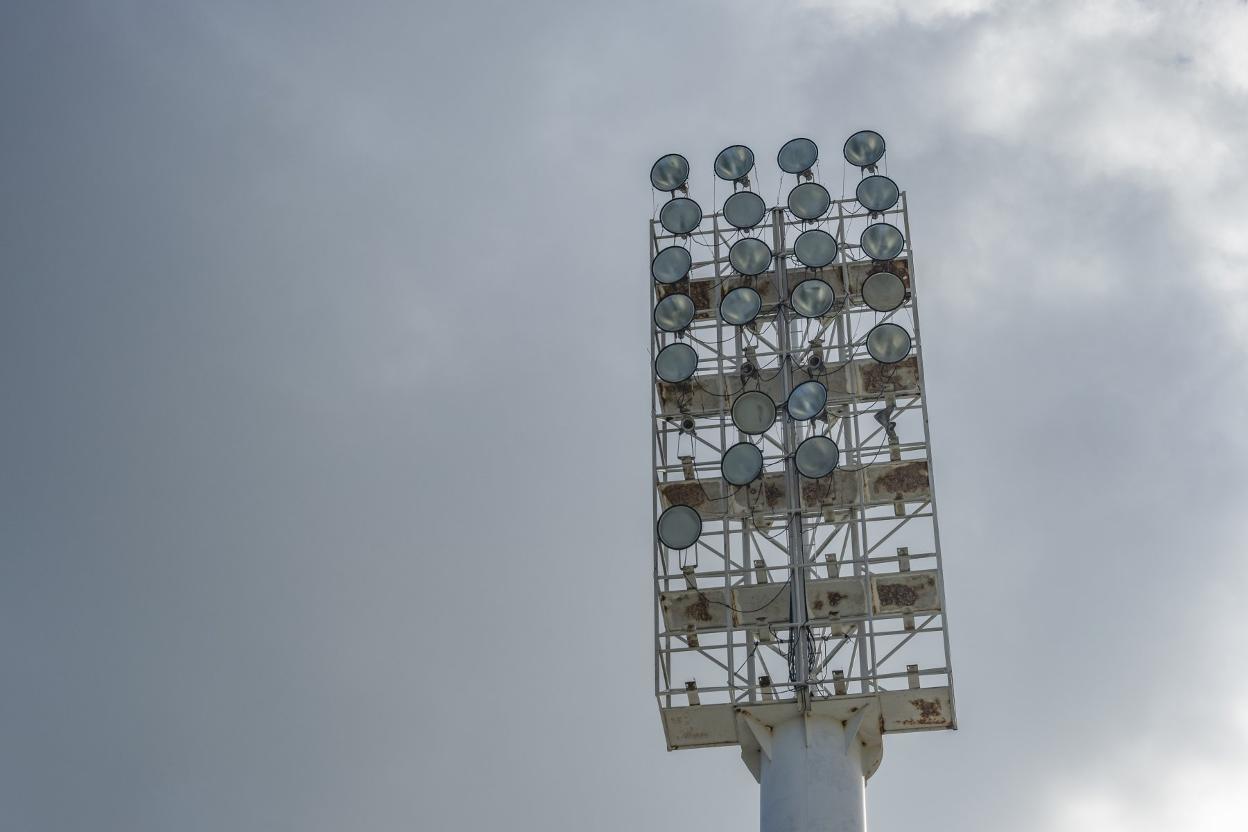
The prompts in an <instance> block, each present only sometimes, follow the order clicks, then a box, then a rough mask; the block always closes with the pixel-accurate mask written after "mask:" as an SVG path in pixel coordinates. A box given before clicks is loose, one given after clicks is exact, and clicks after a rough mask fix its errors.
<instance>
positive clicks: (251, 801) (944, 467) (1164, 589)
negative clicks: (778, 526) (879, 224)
mask: <svg viewBox="0 0 1248 832" xmlns="http://www.w3.org/2000/svg"><path fill="white" fill-rule="evenodd" d="M1245 43H1248V7H1245V5H1244V4H1242V3H1222V2H1208V3H1187V2H1170V3H1161V2H1157V3H1136V2H1125V0H1124V1H1123V2H1098V3H1090V2H1076V1H1075V0H1046V1H1044V2H1041V1H1040V0H1037V2H1021V3H1007V2H993V1H992V0H938V2H928V3H923V2H903V1H902V0H871V2H865V1H863V0H852V2H850V1H849V0H846V1H845V2H831V0H827V2H803V3H797V4H782V3H749V4H747V3H740V2H722V3H710V2H702V3H671V2H668V3H657V2H654V3H613V4H601V3H590V2H543V1H542V0H537V2H527V3H504V2H498V3H490V4H487V3H455V4H438V5H433V4H423V5H422V4H420V3H410V2H408V3H403V2H391V3H385V2H357V3H351V4H343V3H328V2H308V0H303V2H297V3H296V2H288V3H265V4H258V3H235V2H213V3H199V4H190V3H169V2H162V3H156V2H147V3H143V2H122V0H109V2H80V3H76V4H73V3H62V4H51V3H35V2H27V3H9V4H7V5H6V6H5V8H4V11H3V12H0V104H2V105H3V109H2V111H0V196H2V197H3V199H2V201H0V390H3V400H4V407H3V411H2V413H3V416H2V419H0V667H3V681H2V682H0V706H2V707H0V828H2V829H5V830H10V829H11V830H15V832H78V830H87V829H89V830H92V832H113V831H114V830H116V832H165V830H170V829H177V830H179V832H220V830H226V829H228V830H236V831H237V832H252V831H253V830H255V831H256V832H259V831H260V830H264V831H265V832H268V831H269V830H292V831H293V830H298V831H299V832H331V830H332V831H333V832H338V830H344V829H351V830H360V832H388V831H389V830H412V829H464V830H478V829H481V830H484V829H494V828H503V827H505V828H509V829H520V830H549V829H594V830H604V832H625V830H628V831H629V832H632V830H638V829H647V830H649V829H657V830H664V829H682V828H699V829H722V830H749V829H753V828H756V824H757V787H756V786H755V785H754V783H753V780H752V779H751V778H750V776H749V774H748V773H747V771H746V769H745V767H744V766H743V765H742V764H741V763H740V761H739V760H738V759H737V756H736V754H735V752H733V751H732V750H730V749H719V750H707V751H690V752H683V753H676V754H669V753H667V752H666V751H665V750H664V743H663V737H662V732H661V729H660V725H659V720H658V715H657V708H656V706H655V703H654V700H653V697H652V694H651V686H652V664H651V663H652V657H651V642H650V634H651V621H650V613H651V598H650V586H649V573H650V557H651V553H650V539H651V538H650V535H651V531H650V525H649V524H650V495H649V492H648V483H649V476H650V475H649V468H648V466H649V448H648V441H649V432H648V427H647V413H648V411H647V408H648V403H649V402H648V400H649V388H648V385H649V366H648V360H647V354H646V344H647V340H646V337H647V327H648V325H649V321H648V315H649V308H648V305H647V291H648V288H647V287H648V283H647V281H648V279H649V278H648V273H647V260H648V254H647V250H646V248H645V243H644V238H643V232H644V226H645V223H646V221H647V220H648V219H649V217H650V214H651V209H652V203H651V199H652V197H651V193H650V191H649V185H648V181H647V172H648V169H649V166H650V164H651V162H652V161H653V160H654V159H655V158H656V157H657V156H658V155H660V154H662V153H665V152H669V151H679V152H682V153H684V154H685V155H686V156H688V157H689V159H690V161H691V162H692V163H693V166H694V171H695V178H694V191H695V192H694V195H695V196H696V197H699V198H700V199H701V200H702V202H703V204H704V205H709V204H710V193H709V187H710V181H711V176H710V165H711V160H712V158H713V156H714V154H715V152H716V151H718V150H719V149H720V148H721V147H723V146H725V145H728V144H733V143H737V142H741V143H745V144H748V145H751V146H752V147H754V148H755V150H756V152H757V153H758V155H759V158H760V159H764V160H770V159H772V158H774V153H775V149H776V148H778V147H779V145H780V144H781V143H782V142H783V141H784V140H785V139H787V138H790V137H792V136H797V135H804V136H810V137H811V138H814V139H815V140H816V141H818V142H819V143H820V145H821V146H822V148H823V149H824V155H825V158H827V159H833V158H834V157H835V154H836V150H837V148H838V147H839V146H840V143H841V142H842V141H843V140H844V138H845V137H846V136H848V135H849V134H850V133H851V132H853V131H855V130H857V129H861V128H864V127H871V128H874V129H877V130H879V131H880V132H882V133H883V134H884V135H885V136H886V137H887V139H888V141H889V166H890V168H889V170H890V174H891V175H893V177H894V178H896V179H897V180H898V182H899V183H900V184H901V186H902V187H903V188H905V189H906V190H907V191H908V192H909V198H910V206H911V211H912V222H913V245H914V248H915V252H916V262H917V265H918V269H919V273H920V276H921V280H922V292H923V316H924V318H923V331H924V336H925V339H924V347H925V358H926V365H927V371H928V388H929V395H930V405H931V421H932V432H933V442H934V454H935V462H936V470H937V476H938V478H939V481H940V485H941V492H940V502H941V512H942V529H941V530H942V540H943V542H944V547H945V559H946V567H947V577H946V581H947V586H948V594H949V606H950V622H951V629H952V636H953V650H954V666H955V668H956V670H957V682H958V697H959V717H960V722H961V730H960V731H958V732H946V733H941V734H938V735H909V736H900V737H890V738H889V739H888V740H887V742H886V747H885V757H884V763H883V766H882V767H881V769H880V771H879V773H878V774H877V775H876V776H875V777H874V778H873V779H872V780H871V782H870V784H869V788H868V800H869V807H870V817H871V823H872V828H874V829H877V830H898V829H903V828H906V826H907V825H910V824H919V823H922V824H923V826H924V828H925V829H930V830H933V832H955V830H956V831H957V832H989V830H993V831H994V832H995V830H999V829H1011V830H1018V832H1040V830H1063V832H1120V830H1121V831H1122V832H1125V830H1132V832H1160V830H1171V829H1177V828H1182V829H1184V830H1188V832H1214V830H1217V832H1221V831H1222V830H1237V829H1243V828H1248V800H1245V799H1244V796H1243V790H1242V786H1243V783H1244V782H1248V751H1245V750H1244V749H1245V746H1246V745H1248V743H1246V742H1245V741H1246V740H1248V668H1246V667H1245V665H1244V657H1245V655H1246V654H1248V638H1246V637H1245V635H1244V634H1243V629H1242V623H1241V622H1240V620H1239V618H1240V616H1239V615H1238V610H1239V607H1240V606H1242V602H1241V597H1240V596H1241V595H1242V591H1241V587H1242V586H1243V585H1244V583H1245V581H1246V580H1248V568H1246V567H1245V565H1244V558H1243V553H1244V545H1243V538H1244V532H1245V530H1246V529H1245V525H1246V523H1248V521H1246V520H1245V516H1244V514H1243V510H1242V506H1243V505H1244V504H1245V499H1246V498H1248V487H1246V485H1245V482H1244V476H1243V471H1244V470H1245V464H1246V463H1248V447H1246V444H1245V440H1244V434H1243V429H1244V428H1243V426H1244V424H1245V422H1246V421H1248V374H1246V373H1245V371H1244V360H1243V356H1244V350H1245V347H1246V346H1248V338H1246V337H1245V335H1244V334H1243V333H1244V332H1245V327H1246V326H1248V282H1246V281H1245V277H1244V268H1243V262H1244V258H1245V257H1246V256H1248V231H1245V229H1246V228H1248V160H1246V159H1245V156H1244V147H1245V146H1246V145H1248V109H1246V105H1248V50H1245V49H1244V48H1243V46H1244V44H1245ZM824 178H825V181H826V182H827V184H828V185H829V187H830V189H831V190H833V191H834V192H836V190H837V183H835V182H834V181H833V179H834V178H836V168H835V166H829V168H828V169H827V170H825V172H824ZM762 185H763V186H764V187H763V190H764V192H766V188H767V186H768V185H769V186H770V188H772V189H773V190H774V188H775V186H776V180H775V178H774V176H773V178H772V179H771V180H770V183H768V182H767V181H766V179H765V178H764V181H763V182H762ZM768 197H769V198H770V194H768Z"/></svg>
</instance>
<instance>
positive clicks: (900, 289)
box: [862, 272, 906, 312]
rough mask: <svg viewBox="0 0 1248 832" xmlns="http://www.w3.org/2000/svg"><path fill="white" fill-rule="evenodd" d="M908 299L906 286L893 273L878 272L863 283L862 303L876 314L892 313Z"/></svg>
mask: <svg viewBox="0 0 1248 832" xmlns="http://www.w3.org/2000/svg"><path fill="white" fill-rule="evenodd" d="M905 299H906V284H905V283H903V282H902V280H901V278H900V277H898V276H897V275H895V274H893V273H892V272H876V273H875V274H872V275H868V276H867V279H866V280H864V281H862V302H863V303H865V304H866V305H867V306H869V307H871V308H872V309H874V310H875V311H876V312H892V311H893V310H894V309H896V308H897V307H898V306H901V302H902V301H904V300H905Z"/></svg>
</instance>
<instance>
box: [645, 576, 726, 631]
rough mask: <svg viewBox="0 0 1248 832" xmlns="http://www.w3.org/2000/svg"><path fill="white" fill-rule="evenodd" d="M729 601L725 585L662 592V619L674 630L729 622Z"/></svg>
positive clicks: (718, 625)
mask: <svg viewBox="0 0 1248 832" xmlns="http://www.w3.org/2000/svg"><path fill="white" fill-rule="evenodd" d="M727 601H728V595H727V593H726V592H724V589H723V587H719V588H708V589H689V590H684V591H681V592H663V593H660V594H659V606H660V607H661V608H662V610H663V620H664V622H665V623H666V624H667V630H668V632H672V633H680V632H685V631H687V630H689V629H694V630H700V629H709V628H714V627H725V626H727V624H728V620H729V619H728V615H727V612H728V609H729V607H728V603H727Z"/></svg>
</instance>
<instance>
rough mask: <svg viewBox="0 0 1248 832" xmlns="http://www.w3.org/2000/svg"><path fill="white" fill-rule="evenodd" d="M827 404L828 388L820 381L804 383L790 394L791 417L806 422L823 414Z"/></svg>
mask: <svg viewBox="0 0 1248 832" xmlns="http://www.w3.org/2000/svg"><path fill="white" fill-rule="evenodd" d="M827 404H828V388H826V387H824V386H823V384H822V383H821V382H818V381H814V380H811V381H803V382H802V383H801V384H799V385H797V386H796V387H794V388H793V392H792V393H790V394H789V403H788V409H789V416H791V417H792V418H793V419H795V420H797V421H799V422H806V421H809V420H811V419H813V418H815V417H816V416H818V415H819V414H820V413H822V412H823V409H824V408H825V407H827Z"/></svg>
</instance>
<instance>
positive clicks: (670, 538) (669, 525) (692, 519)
mask: <svg viewBox="0 0 1248 832" xmlns="http://www.w3.org/2000/svg"><path fill="white" fill-rule="evenodd" d="M701 536H702V516H701V515H700V514H698V512H697V510H696V509H694V508H692V507H691V506H669V507H668V508H667V510H665V511H664V512H663V513H662V514H660V515H659V540H660V541H662V543H663V545H664V546H666V547H667V548H669V549H688V548H689V547H690V546H692V545H693V544H695V543H697V542H698V538H699V537H701Z"/></svg>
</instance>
